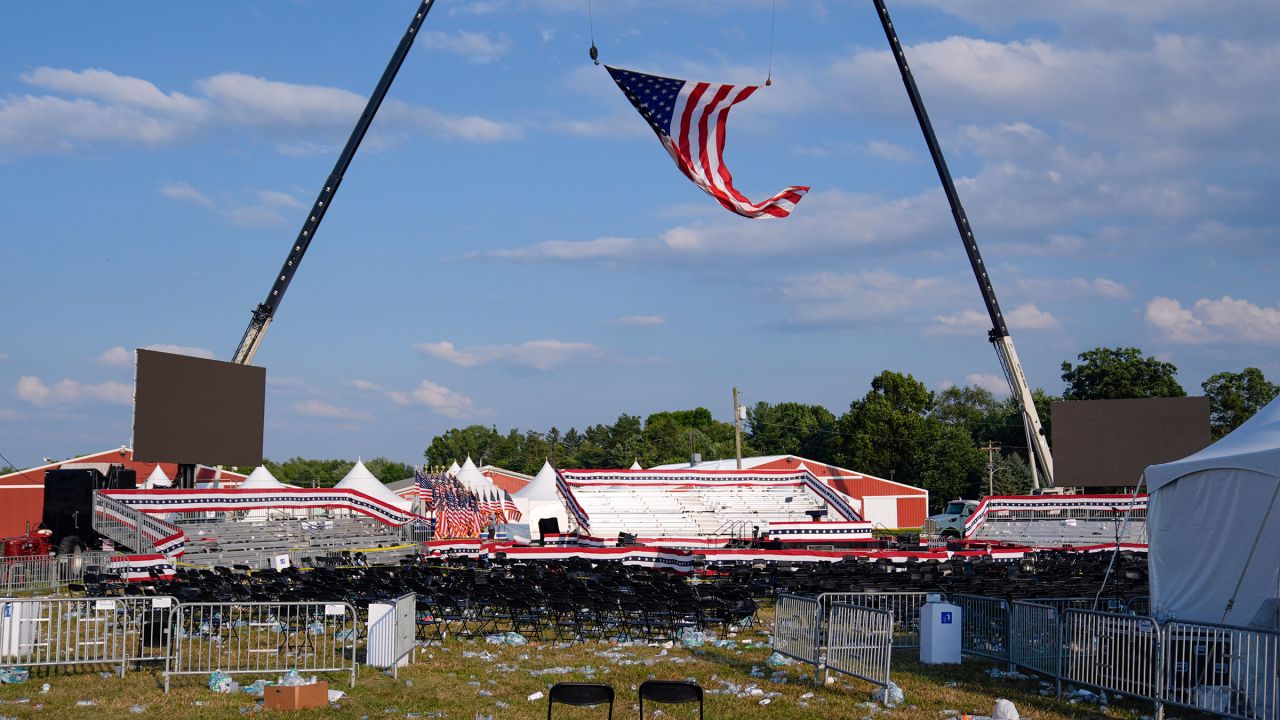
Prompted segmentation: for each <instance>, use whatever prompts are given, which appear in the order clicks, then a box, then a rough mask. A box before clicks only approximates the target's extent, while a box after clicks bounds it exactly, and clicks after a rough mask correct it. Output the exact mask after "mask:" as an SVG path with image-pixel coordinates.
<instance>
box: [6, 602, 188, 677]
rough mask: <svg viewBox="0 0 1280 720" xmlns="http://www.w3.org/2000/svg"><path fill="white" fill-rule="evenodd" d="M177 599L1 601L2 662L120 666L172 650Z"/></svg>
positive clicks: (120, 669)
mask: <svg viewBox="0 0 1280 720" xmlns="http://www.w3.org/2000/svg"><path fill="white" fill-rule="evenodd" d="M175 604H176V602H175V600H174V599H173V598H172V597H167V596H165V597H127V598H125V597H120V598H33V599H22V600H5V601H4V602H3V603H2V604H0V666H17V665H20V666H23V667H51V666H66V667H71V666H78V665H93V666H100V667H115V668H116V672H118V673H119V674H120V675H123V674H124V673H125V671H126V670H127V669H128V667H129V664H130V663H131V662H135V661H141V660H162V659H164V658H165V657H166V655H167V654H168V648H169V643H168V634H167V633H168V621H169V613H170V612H171V611H172V608H173V606H174V605H175Z"/></svg>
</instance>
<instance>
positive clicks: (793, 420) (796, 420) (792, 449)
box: [747, 402, 836, 463]
mask: <svg viewBox="0 0 1280 720" xmlns="http://www.w3.org/2000/svg"><path fill="white" fill-rule="evenodd" d="M747 426H748V434H747V438H748V439H749V441H750V442H751V445H752V446H753V447H754V448H755V449H756V451H757V452H759V453H761V454H763V455H798V456H800V457H805V458H810V459H812V460H817V461H819V462H824V463H829V462H832V461H833V460H834V458H833V456H832V455H833V453H834V451H835V444H836V443H835V437H836V436H835V433H836V416H835V415H834V414H832V412H831V411H830V410H828V409H826V408H824V407H822V406H821V405H805V404H804V403H796V402H783V403H778V404H777V405H770V404H769V403H767V402H759V403H756V405H755V407H752V408H748V410H747Z"/></svg>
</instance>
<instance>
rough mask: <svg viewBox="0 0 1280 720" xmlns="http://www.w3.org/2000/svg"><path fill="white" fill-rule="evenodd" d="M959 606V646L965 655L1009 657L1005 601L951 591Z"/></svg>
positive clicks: (1007, 609) (1006, 658)
mask: <svg viewBox="0 0 1280 720" xmlns="http://www.w3.org/2000/svg"><path fill="white" fill-rule="evenodd" d="M951 602H952V603H955V604H956V605H958V606H959V607H960V623H961V624H960V649H961V650H962V651H963V652H965V653H966V654H969V655H978V656H981V657H988V658H992V659H993V660H1008V659H1009V603H1008V602H1006V601H1004V600H1001V599H1000V598H992V597H982V596H979V595H954V596H952V598H951Z"/></svg>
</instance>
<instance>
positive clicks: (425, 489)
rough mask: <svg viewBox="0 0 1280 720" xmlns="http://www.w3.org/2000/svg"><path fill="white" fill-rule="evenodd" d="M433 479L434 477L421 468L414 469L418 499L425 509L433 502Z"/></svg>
mask: <svg viewBox="0 0 1280 720" xmlns="http://www.w3.org/2000/svg"><path fill="white" fill-rule="evenodd" d="M431 480H432V478H431V477H430V476H429V475H425V474H423V472H422V471H421V470H414V471H413V482H414V484H415V485H417V486H418V500H419V501H420V502H421V503H422V507H423V509H424V511H425V509H426V508H428V507H430V506H431V502H432V494H433V493H432V491H431Z"/></svg>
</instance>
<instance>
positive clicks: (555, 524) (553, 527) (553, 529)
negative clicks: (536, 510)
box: [538, 518, 560, 537]
mask: <svg viewBox="0 0 1280 720" xmlns="http://www.w3.org/2000/svg"><path fill="white" fill-rule="evenodd" d="M538 534H539V535H541V536H543V537H546V536H547V535H559V534H560V518H542V519H540V520H538Z"/></svg>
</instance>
